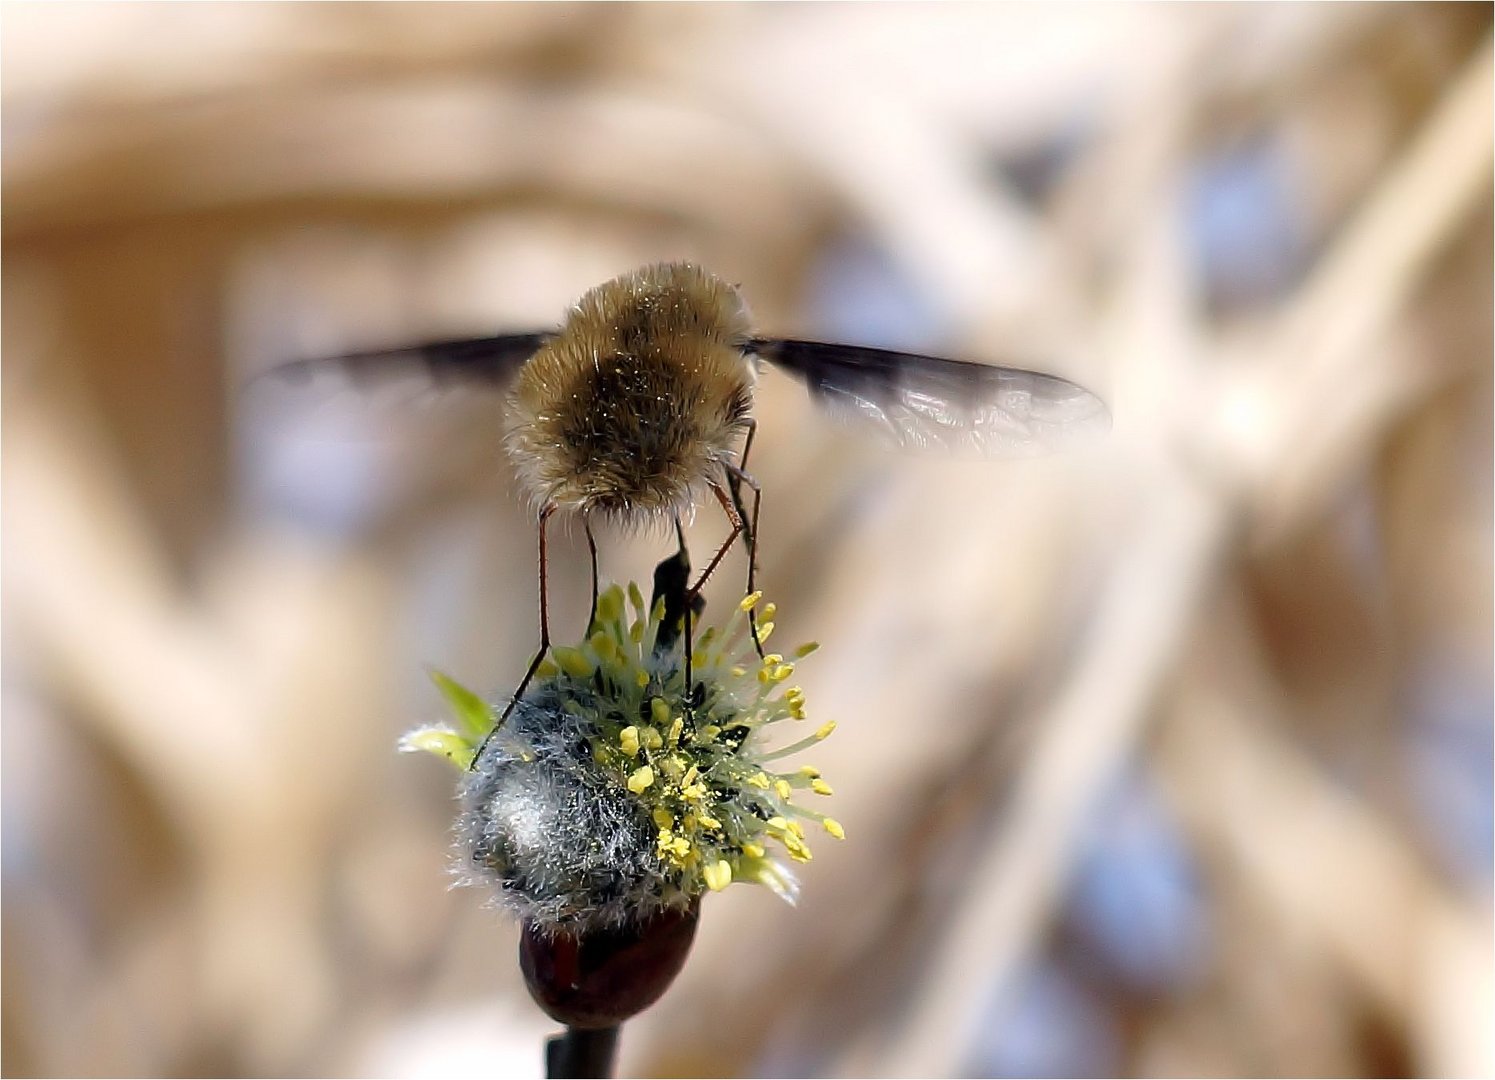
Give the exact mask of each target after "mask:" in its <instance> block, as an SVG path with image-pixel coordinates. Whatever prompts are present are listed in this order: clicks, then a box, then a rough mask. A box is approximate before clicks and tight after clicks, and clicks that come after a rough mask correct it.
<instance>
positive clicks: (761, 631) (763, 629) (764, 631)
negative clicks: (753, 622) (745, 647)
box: [758, 622, 773, 645]
mask: <svg viewBox="0 0 1495 1080" xmlns="http://www.w3.org/2000/svg"><path fill="white" fill-rule="evenodd" d="M772 634H773V623H771V622H766V623H759V624H758V644H759V645H762V644H763V643H764V642H765V641H767V640H768V639H769V637H770V636H771V635H772Z"/></svg>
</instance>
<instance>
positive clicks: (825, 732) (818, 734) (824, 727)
mask: <svg viewBox="0 0 1495 1080" xmlns="http://www.w3.org/2000/svg"><path fill="white" fill-rule="evenodd" d="M835 730H836V722H835V721H834V720H827V721H826V722H825V723H823V724H821V725H820V727H818V728H816V729H815V738H817V739H827V738H830V734H831V732H833V731H835Z"/></svg>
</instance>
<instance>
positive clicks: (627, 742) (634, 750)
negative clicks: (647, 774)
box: [618, 724, 638, 757]
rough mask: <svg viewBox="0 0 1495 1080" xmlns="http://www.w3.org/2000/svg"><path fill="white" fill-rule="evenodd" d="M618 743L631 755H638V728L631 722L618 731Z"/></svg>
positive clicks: (624, 751)
mask: <svg viewBox="0 0 1495 1080" xmlns="http://www.w3.org/2000/svg"><path fill="white" fill-rule="evenodd" d="M618 745H619V746H621V747H622V748H623V753H625V754H627V755H628V756H629V757H638V728H636V727H634V726H633V725H632V724H630V725H629V726H628V727H626V728H624V729H623V730H622V731H620V732H618Z"/></svg>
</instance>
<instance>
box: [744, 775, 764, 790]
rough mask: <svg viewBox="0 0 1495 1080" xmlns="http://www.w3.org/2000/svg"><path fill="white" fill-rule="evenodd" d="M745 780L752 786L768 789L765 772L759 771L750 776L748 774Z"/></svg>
mask: <svg viewBox="0 0 1495 1080" xmlns="http://www.w3.org/2000/svg"><path fill="white" fill-rule="evenodd" d="M747 782H748V783H749V784H752V785H753V787H756V788H762V789H763V790H764V791H767V790H768V774H767V773H761V772H760V773H754V774H753V775H752V776H749V777H748V778H747Z"/></svg>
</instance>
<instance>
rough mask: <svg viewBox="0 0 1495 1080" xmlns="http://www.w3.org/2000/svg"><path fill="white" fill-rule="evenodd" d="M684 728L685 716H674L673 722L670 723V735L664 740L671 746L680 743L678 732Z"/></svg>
mask: <svg viewBox="0 0 1495 1080" xmlns="http://www.w3.org/2000/svg"><path fill="white" fill-rule="evenodd" d="M684 729H685V718H684V717H680V716H677V717H675V722H674V723H673V724H671V725H670V737H669V738H668V739H667V740H666V741H667V742H668V743H669V744H670V745H671V746H678V745H679V743H680V732H681V731H683V730H684Z"/></svg>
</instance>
